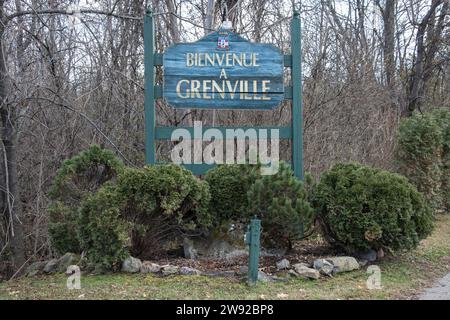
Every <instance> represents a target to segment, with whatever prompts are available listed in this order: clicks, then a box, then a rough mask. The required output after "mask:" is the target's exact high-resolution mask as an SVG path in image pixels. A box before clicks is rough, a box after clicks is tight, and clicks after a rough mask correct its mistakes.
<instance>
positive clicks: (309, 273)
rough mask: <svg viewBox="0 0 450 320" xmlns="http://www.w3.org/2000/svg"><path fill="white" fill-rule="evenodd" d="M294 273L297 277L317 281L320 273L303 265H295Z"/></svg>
mask: <svg viewBox="0 0 450 320" xmlns="http://www.w3.org/2000/svg"><path fill="white" fill-rule="evenodd" d="M295 273H296V274H297V275H298V276H299V277H303V278H307V279H314V280H317V279H319V278H320V272H319V271H318V270H316V269H313V268H308V267H307V266H305V265H304V264H300V263H299V264H296V267H295Z"/></svg>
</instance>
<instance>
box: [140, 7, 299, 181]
mask: <svg viewBox="0 0 450 320" xmlns="http://www.w3.org/2000/svg"><path fill="white" fill-rule="evenodd" d="M144 60H145V61H144V62H145V138H146V139H145V140H146V141H145V143H146V146H145V148H146V151H145V152H146V163H147V164H149V165H152V164H156V163H158V161H157V159H156V141H158V140H171V136H172V133H173V132H174V131H175V130H176V129H180V128H181V129H186V130H188V131H190V132H194V128H193V127H168V126H158V125H157V124H156V106H155V101H156V100H157V99H165V101H166V102H167V103H168V104H169V105H170V106H172V107H173V108H187V109H231V110H241V109H247V110H272V109H275V108H276V107H277V106H278V105H280V103H281V102H282V101H284V100H290V101H292V121H291V124H290V125H288V126H259V127H255V126H249V127H246V128H239V129H244V130H245V129H249V128H250V129H256V130H258V132H259V131H264V129H266V130H269V131H270V130H273V129H275V130H278V132H279V138H280V139H286V140H290V141H291V148H292V160H291V166H292V168H293V170H294V174H295V176H296V177H298V178H300V179H303V129H302V127H303V126H302V123H303V117H302V81H301V78H302V68H301V29H300V16H299V14H298V13H297V12H294V16H293V18H292V24H291V53H290V54H282V53H281V52H280V50H279V49H277V48H276V47H274V46H272V45H269V44H260V43H251V42H249V41H248V40H246V39H244V38H243V37H241V36H240V35H238V34H236V33H233V32H231V31H230V30H225V29H221V30H219V31H217V32H212V33H211V34H209V35H207V36H206V37H204V38H202V39H200V40H199V41H197V42H194V43H180V44H175V45H173V46H172V47H170V48H168V49H167V50H166V52H164V53H157V52H156V51H155V34H154V24H153V14H152V12H151V10H147V14H146V16H145V18H144ZM156 67H162V68H163V70H164V83H163V85H158V84H156V83H155V68H156ZM284 68H291V85H290V86H284V79H283V72H284ZM209 129H210V127H207V126H204V127H203V130H205V131H206V130H209ZM214 129H217V130H219V131H220V132H223V133H225V132H226V131H228V129H238V128H235V127H214ZM261 129H263V130H261ZM266 139H267V137H266ZM184 166H185V167H187V168H188V169H190V170H191V171H192V172H193V173H195V174H205V173H206V172H207V171H208V170H209V169H211V168H212V167H213V166H214V165H209V164H203V163H201V164H186V165H184Z"/></svg>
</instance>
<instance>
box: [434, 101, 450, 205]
mask: <svg viewBox="0 0 450 320" xmlns="http://www.w3.org/2000/svg"><path fill="white" fill-rule="evenodd" d="M432 114H433V116H434V118H435V119H436V121H437V122H438V124H439V126H440V128H441V130H442V142H443V145H442V170H441V190H442V192H441V194H442V198H443V206H444V208H445V209H446V210H447V212H450V110H449V109H437V110H434V111H433V112H432Z"/></svg>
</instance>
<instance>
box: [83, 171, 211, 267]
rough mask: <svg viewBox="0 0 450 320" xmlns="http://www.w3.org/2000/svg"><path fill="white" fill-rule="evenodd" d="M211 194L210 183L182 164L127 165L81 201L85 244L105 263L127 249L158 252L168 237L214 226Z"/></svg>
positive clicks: (113, 261) (143, 255)
mask: <svg viewBox="0 0 450 320" xmlns="http://www.w3.org/2000/svg"><path fill="white" fill-rule="evenodd" d="M209 199H210V195H209V187H208V185H207V183H206V182H204V181H201V180H199V179H198V178H196V177H195V176H194V175H193V174H192V173H191V172H190V171H188V170H186V169H184V168H182V167H179V166H175V165H161V166H151V167H145V168H143V169H134V168H126V169H125V170H124V171H123V172H121V173H120V174H119V175H118V177H117V179H116V181H115V182H114V183H111V184H108V185H106V186H105V187H104V188H102V189H101V190H99V191H98V193H97V194H96V195H95V196H93V197H91V198H89V199H88V200H87V201H86V202H85V203H84V204H83V206H82V209H81V217H80V224H79V225H80V235H81V239H82V247H83V249H84V250H86V252H87V257H88V259H89V260H90V261H92V262H94V263H101V264H103V265H104V266H105V267H111V266H114V265H115V264H116V263H118V262H120V261H121V259H123V258H124V257H125V256H126V254H128V253H131V254H132V255H133V256H138V257H141V258H150V259H151V258H154V255H155V254H158V253H161V252H162V251H164V249H165V248H166V247H165V246H166V245H167V244H168V243H169V242H170V241H174V240H175V239H177V238H178V237H179V236H181V235H190V234H198V233H200V232H201V231H202V230H203V229H207V228H209V227H210V226H211V216H210V215H209V213H208V205H209ZM105 246H107V247H108V248H105Z"/></svg>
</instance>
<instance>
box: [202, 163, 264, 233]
mask: <svg viewBox="0 0 450 320" xmlns="http://www.w3.org/2000/svg"><path fill="white" fill-rule="evenodd" d="M257 177H258V172H257V168H256V166H251V165H220V166H217V167H215V168H213V169H211V170H209V171H208V173H207V174H206V176H205V180H206V182H208V184H209V188H210V192H211V201H210V206H209V210H210V213H211V214H212V215H213V217H214V219H215V222H216V224H222V223H225V222H229V221H235V220H239V221H248V220H249V217H251V212H249V203H248V198H247V192H248V190H249V189H250V187H251V186H252V185H253V183H254V182H255V180H256V179H257Z"/></svg>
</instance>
